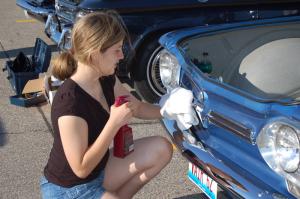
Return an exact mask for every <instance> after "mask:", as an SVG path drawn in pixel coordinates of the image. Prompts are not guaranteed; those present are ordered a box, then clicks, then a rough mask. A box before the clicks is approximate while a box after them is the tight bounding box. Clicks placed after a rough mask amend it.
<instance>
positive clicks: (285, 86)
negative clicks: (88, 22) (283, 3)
mask: <svg viewBox="0 0 300 199" xmlns="http://www.w3.org/2000/svg"><path fill="white" fill-rule="evenodd" d="M160 43H161V45H162V46H163V48H162V50H161V51H160V52H159V53H158V54H157V56H156V57H155V59H157V60H158V63H159V68H160V74H161V80H162V82H163V84H164V86H165V87H166V88H168V89H169V90H172V89H174V88H177V87H178V86H180V87H183V88H186V89H188V90H191V91H192V92H193V96H194V99H193V107H194V110H195V112H196V113H197V115H198V117H199V121H201V122H200V124H199V125H194V126H192V127H191V128H190V129H189V130H182V131H181V130H180V129H179V128H178V126H177V123H176V122H175V121H174V120H168V119H163V123H164V126H165V127H166V129H167V131H168V134H169V135H170V137H171V138H172V140H173V142H174V143H175V144H176V146H177V147H178V148H179V149H180V151H181V152H182V154H183V155H184V156H185V157H186V158H187V159H188V160H189V162H190V164H189V168H186V169H187V170H188V177H189V178H190V179H191V181H192V182H194V183H195V184H196V185H197V186H198V187H199V188H200V189H201V190H202V191H203V192H204V193H206V194H207V196H209V197H210V198H212V199H216V198H247V199H248V198H249V199H250V198H251V199H252V198H253V199H254V198H262V199H266V198H275V199H291V198H300V56H299V55H300V17H299V16H293V17H282V18H273V19H263V20H256V21H248V22H238V23H229V24H222V25H208V26H206V27H202V26H200V27H194V28H188V29H183V30H177V31H173V32H170V33H167V34H166V35H164V36H162V37H161V38H160Z"/></svg>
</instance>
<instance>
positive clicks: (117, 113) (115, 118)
mask: <svg viewBox="0 0 300 199" xmlns="http://www.w3.org/2000/svg"><path fill="white" fill-rule="evenodd" d="M131 118H132V111H131V109H130V108H129V106H128V102H126V103H124V104H122V105H121V106H118V107H116V106H115V105H112V106H111V107H110V116H109V122H111V123H112V124H113V125H116V126H117V127H119V128H120V127H122V126H123V125H125V124H128V122H129V120H130V119H131Z"/></svg>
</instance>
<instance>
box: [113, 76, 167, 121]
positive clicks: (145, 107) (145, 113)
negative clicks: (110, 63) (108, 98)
mask: <svg viewBox="0 0 300 199" xmlns="http://www.w3.org/2000/svg"><path fill="white" fill-rule="evenodd" d="M114 94H115V97H118V96H121V95H128V96H129V101H130V102H129V108H130V109H131V110H132V111H133V116H134V117H137V118H140V119H160V118H161V117H162V116H161V114H160V112H159V111H160V107H159V106H158V105H154V104H150V103H147V102H142V101H140V100H138V99H137V98H135V97H134V96H133V95H131V93H130V92H129V91H128V90H127V89H126V88H125V87H124V86H123V85H122V84H121V82H120V80H119V79H118V78H117V77H116V84H115V87H114Z"/></svg>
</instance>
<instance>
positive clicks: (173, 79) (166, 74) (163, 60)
mask: <svg viewBox="0 0 300 199" xmlns="http://www.w3.org/2000/svg"><path fill="white" fill-rule="evenodd" d="M157 57H158V58H159V72H160V78H161V81H162V83H163V85H164V86H165V87H166V88H167V89H168V90H170V89H172V88H175V87H177V86H178V85H179V75H180V66H179V64H178V61H177V59H176V57H175V56H174V55H172V54H171V53H170V52H168V51H167V50H165V49H164V50H162V51H160V52H159V53H158V54H157Z"/></svg>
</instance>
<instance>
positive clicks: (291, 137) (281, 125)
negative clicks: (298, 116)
mask: <svg viewBox="0 0 300 199" xmlns="http://www.w3.org/2000/svg"><path fill="white" fill-rule="evenodd" d="M299 136H300V125H299V122H298V121H294V120H290V119H287V118H283V117H282V118H276V119H273V120H272V121H270V122H269V123H268V124H266V125H265V126H264V127H263V128H262V130H261V131H260V133H259V135H258V136H257V146H258V149H259V152H260V153H261V155H262V157H263V159H264V160H265V161H266V163H267V164H268V165H269V167H270V168H272V169H273V170H274V171H275V172H276V173H278V174H279V175H281V176H283V177H284V178H285V179H287V180H289V181H290V182H292V183H294V184H296V185H297V186H298V185H299V184H300V169H299V164H300V142H299Z"/></svg>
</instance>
